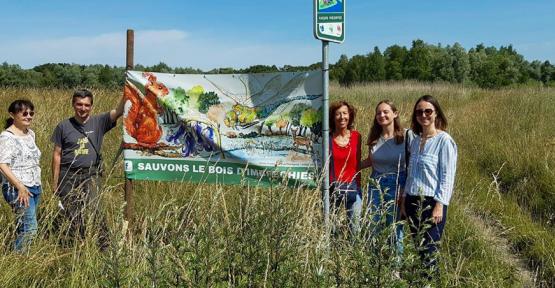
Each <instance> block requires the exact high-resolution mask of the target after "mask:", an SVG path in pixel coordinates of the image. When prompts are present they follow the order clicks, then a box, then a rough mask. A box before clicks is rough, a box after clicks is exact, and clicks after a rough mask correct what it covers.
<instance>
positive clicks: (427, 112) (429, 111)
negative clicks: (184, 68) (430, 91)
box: [414, 108, 434, 116]
mask: <svg viewBox="0 0 555 288" xmlns="http://www.w3.org/2000/svg"><path fill="white" fill-rule="evenodd" d="M414 112H415V113H416V116H421V115H426V116H430V115H432V113H434V109H430V108H428V109H416V110H414Z"/></svg>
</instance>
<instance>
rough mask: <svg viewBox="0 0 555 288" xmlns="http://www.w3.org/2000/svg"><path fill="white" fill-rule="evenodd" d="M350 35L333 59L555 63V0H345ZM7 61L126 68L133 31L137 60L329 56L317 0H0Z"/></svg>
mask: <svg viewBox="0 0 555 288" xmlns="http://www.w3.org/2000/svg"><path fill="white" fill-rule="evenodd" d="M345 4H346V24H345V33H346V37H345V41H344V43H342V44H335V43H332V44H330V62H331V63H335V62H336V61H337V59H339V56H340V55H342V54H345V55H347V56H348V57H352V56H354V55H357V54H367V53H368V52H371V51H372V50H373V47H375V46H377V47H379V48H380V50H381V51H383V50H384V49H385V48H387V47H388V46H391V45H394V44H398V45H403V46H407V47H410V45H411V43H412V41H413V40H415V39H422V40H424V41H425V42H427V43H429V44H438V43H441V44H442V45H453V44H454V43H455V42H458V43H460V44H461V45H462V46H463V47H465V48H466V49H470V48H472V47H475V46H476V45H477V44H480V43H483V44H484V45H486V46H495V47H500V46H507V45H510V44H512V45H513V47H514V48H515V49H516V50H517V51H518V52H519V53H520V54H522V55H524V58H525V59H526V60H529V61H532V60H541V61H545V60H548V61H550V62H551V63H555V0H537V1H535V0H528V1H522V0H520V1H513V0H479V1H475V0H466V1H454V0H420V1H415V0H383V1H374V0H345ZM0 5H1V7H2V11H3V12H2V17H0V27H2V28H0V39H1V40H0V63H1V62H7V63H9V64H19V65H20V66H21V67H23V68H32V67H34V66H36V65H40V64H44V63H77V64H108V65H116V66H125V41H126V40H125V37H126V30H127V29H133V30H134V31H135V64H143V65H154V64H157V63H159V62H164V63H166V64H168V65H169V66H172V67H193V68H199V69H202V70H205V71H207V70H210V69H213V68H223V67H233V68H236V69H237V68H246V67H248V66H251V65H257V64H263V65H276V66H278V67H281V66H283V65H309V64H312V63H316V62H318V61H321V59H322V52H321V51H322V44H321V41H319V40H316V39H315V38H314V36H313V21H314V20H313V1H312V0H289V1H287V0H286V1H266V0H250V1H247V0H234V1H231V0H202V1H190V0H182V1H163V0H161V1H152V0H150V1H143V0H134V1H126V0H120V1H118V0H112V1H103V0H99V1H79V0H73V1H62V0H58V1H56V0H52V1H49V0H43V1H29V0H19V1H13V0H10V1H7V0H0Z"/></svg>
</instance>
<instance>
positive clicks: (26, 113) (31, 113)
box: [21, 111, 35, 117]
mask: <svg viewBox="0 0 555 288" xmlns="http://www.w3.org/2000/svg"><path fill="white" fill-rule="evenodd" d="M21 115H23V117H27V116H31V117H33V116H35V112H34V111H31V112H27V111H25V112H23V113H21Z"/></svg>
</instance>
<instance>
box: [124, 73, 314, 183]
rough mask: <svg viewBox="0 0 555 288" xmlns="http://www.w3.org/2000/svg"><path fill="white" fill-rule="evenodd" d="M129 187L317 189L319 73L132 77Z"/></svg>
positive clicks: (127, 128)
mask: <svg viewBox="0 0 555 288" xmlns="http://www.w3.org/2000/svg"><path fill="white" fill-rule="evenodd" d="M124 95H125V99H126V103H125V114H124V125H123V142H124V144H123V147H124V157H125V162H124V163H125V172H126V176H127V178H129V179H144V180H166V181H193V182H206V183H226V184H233V183H244V182H251V183H258V184H262V185H269V184H271V183H278V182H279V183H283V182H286V183H287V184H288V185H294V184H305V185H308V186H314V185H315V183H316V179H315V177H316V175H317V169H316V167H319V166H320V164H319V163H320V162H321V160H320V157H321V144H322V74H321V72H320V71H312V72H287V73H264V74H227V75H209V74H207V75H201V74H198V75H194V74H193V75H178V74H163V73H150V72H139V71H128V72H127V78H126V84H125V90H124Z"/></svg>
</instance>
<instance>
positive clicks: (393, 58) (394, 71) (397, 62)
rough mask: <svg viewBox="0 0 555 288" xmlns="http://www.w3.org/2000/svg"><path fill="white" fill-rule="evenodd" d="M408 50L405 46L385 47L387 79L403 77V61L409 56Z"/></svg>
mask: <svg viewBox="0 0 555 288" xmlns="http://www.w3.org/2000/svg"><path fill="white" fill-rule="evenodd" d="M407 54H408V51H407V48H405V47H404V46H403V47H401V46H399V45H393V46H390V47H388V48H387V49H385V51H384V58H385V78H386V79H387V80H401V79H403V63H405V61H406V60H405V59H406V57H407Z"/></svg>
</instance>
